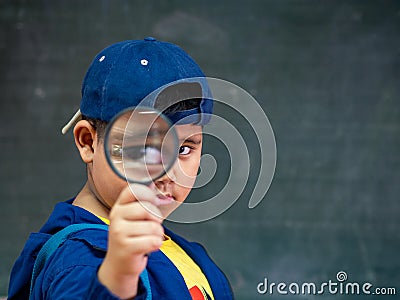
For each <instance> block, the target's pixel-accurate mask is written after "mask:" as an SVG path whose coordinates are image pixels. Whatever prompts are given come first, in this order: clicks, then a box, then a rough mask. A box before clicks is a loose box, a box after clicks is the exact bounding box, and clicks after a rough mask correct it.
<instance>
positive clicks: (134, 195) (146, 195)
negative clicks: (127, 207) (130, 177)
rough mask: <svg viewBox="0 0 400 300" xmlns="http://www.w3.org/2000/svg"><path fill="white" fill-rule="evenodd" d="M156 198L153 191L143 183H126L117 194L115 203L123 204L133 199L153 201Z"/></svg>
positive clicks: (133, 200)
mask: <svg viewBox="0 0 400 300" xmlns="http://www.w3.org/2000/svg"><path fill="white" fill-rule="evenodd" d="M156 199H157V196H156V194H155V192H154V191H153V190H152V189H151V188H149V187H147V186H145V185H144V184H137V183H133V184H128V186H127V187H126V188H124V189H123V190H122V192H121V194H120V195H119V197H118V199H117V201H116V204H120V205H124V204H128V203H132V202H135V201H147V202H151V203H154V201H155V200H156Z"/></svg>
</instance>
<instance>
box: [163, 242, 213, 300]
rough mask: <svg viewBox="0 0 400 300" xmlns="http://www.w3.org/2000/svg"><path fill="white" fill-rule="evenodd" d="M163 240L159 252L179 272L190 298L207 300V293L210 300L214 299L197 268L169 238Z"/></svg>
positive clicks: (205, 280) (204, 277) (204, 278)
mask: <svg viewBox="0 0 400 300" xmlns="http://www.w3.org/2000/svg"><path fill="white" fill-rule="evenodd" d="M165 238H166V240H165V241H164V242H163V243H162V245H161V248H160V250H161V251H162V252H163V253H164V254H165V255H166V256H167V257H168V258H169V259H170V260H171V261H172V263H173V264H174V265H175V267H176V268H177V269H178V270H179V272H180V273H181V275H182V277H183V279H184V280H185V283H186V286H187V287H188V290H189V292H190V294H191V295H192V298H193V299H194V300H203V299H208V298H207V296H206V294H205V293H207V294H208V295H209V296H210V297H211V299H214V296H213V294H212V291H211V287H210V285H209V284H208V281H207V278H206V276H205V275H204V274H203V272H202V271H201V269H200V268H199V266H198V265H197V264H196V263H195V262H194V261H193V259H192V258H191V257H190V256H189V255H187V254H186V252H185V251H184V250H183V249H182V248H181V247H180V246H179V245H178V244H177V243H175V242H174V241H173V240H171V238H170V237H169V236H165Z"/></svg>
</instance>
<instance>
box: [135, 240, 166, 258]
mask: <svg viewBox="0 0 400 300" xmlns="http://www.w3.org/2000/svg"><path fill="white" fill-rule="evenodd" d="M162 242H163V238H161V237H159V236H154V235H145V236H137V237H132V238H129V243H130V245H131V246H130V247H129V251H130V253H132V254H143V255H147V254H148V253H150V252H153V251H157V250H158V249H160V247H161V245H162Z"/></svg>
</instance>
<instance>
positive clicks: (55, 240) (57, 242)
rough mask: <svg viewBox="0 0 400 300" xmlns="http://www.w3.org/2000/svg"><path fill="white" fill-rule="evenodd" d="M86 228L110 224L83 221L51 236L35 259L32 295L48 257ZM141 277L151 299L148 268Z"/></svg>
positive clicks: (104, 226)
mask: <svg viewBox="0 0 400 300" xmlns="http://www.w3.org/2000/svg"><path fill="white" fill-rule="evenodd" d="M85 229H100V230H106V231H107V230H108V225H105V224H90V223H81V224H72V225H69V226H67V227H65V228H64V229H62V230H60V231H59V232H57V233H56V234H54V235H53V236H52V237H51V238H49V239H48V240H47V242H46V243H45V244H44V245H43V246H42V248H41V249H40V251H39V253H38V256H37V258H36V261H35V265H34V266H33V271H32V278H31V287H30V296H32V290H33V286H34V285H35V281H36V278H37V277H38V275H39V273H40V271H41V270H42V269H43V267H44V265H45V263H46V261H47V259H48V258H49V257H50V256H51V255H52V254H53V253H54V251H56V250H57V248H58V247H59V246H61V245H62V244H63V243H64V242H65V241H66V240H67V239H68V238H69V237H70V236H71V235H72V234H73V233H76V232H78V231H81V230H85ZM140 278H141V280H142V282H143V285H144V287H145V288H146V291H147V297H146V300H151V289H150V281H149V276H148V274H147V270H146V269H144V270H143V272H142V273H141V274H140Z"/></svg>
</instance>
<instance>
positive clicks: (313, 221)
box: [0, 0, 400, 299]
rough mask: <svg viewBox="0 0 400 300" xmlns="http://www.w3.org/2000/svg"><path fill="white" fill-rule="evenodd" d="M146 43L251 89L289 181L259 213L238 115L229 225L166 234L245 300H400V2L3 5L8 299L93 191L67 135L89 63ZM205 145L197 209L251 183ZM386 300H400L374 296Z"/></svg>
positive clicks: (1, 190) (280, 179)
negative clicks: (366, 291) (67, 215)
mask: <svg viewBox="0 0 400 300" xmlns="http://www.w3.org/2000/svg"><path fill="white" fill-rule="evenodd" d="M146 36H154V37H156V38H158V39H160V40H167V41H171V42H174V43H177V44H179V45H180V46H182V47H183V48H184V49H185V50H186V51H187V52H188V53H190V54H191V56H192V57H193V58H194V59H195V60H196V61H197V62H198V63H199V64H200V65H201V66H202V68H203V70H204V71H205V73H206V74H207V75H208V76H210V77H217V78H221V79H225V80H228V81H230V82H233V83H235V84H237V85H239V86H240V87H242V88H243V89H245V90H246V91H247V92H249V93H250V94H251V95H252V96H253V97H254V98H255V99H256V100H257V101H258V103H259V104H260V105H261V107H262V109H263V110H264V111H265V113H266V114H267V116H268V118H269V121H270V123H271V125H272V128H273V130H274V134H275V138H276V149H277V163H276V172H275V176H274V179H273V181H272V184H271V187H270V189H269V191H268V193H267V195H266V196H265V197H264V199H263V201H262V202H261V203H260V204H259V205H258V206H256V207H255V208H253V209H249V208H248V202H249V198H250V196H251V194H252V191H253V189H254V188H255V186H256V181H257V174H258V172H259V170H260V161H261V155H260V146H259V143H258V139H257V136H256V134H255V132H254V130H253V129H252V126H251V124H249V122H247V121H246V120H245V119H243V117H242V116H240V114H236V113H233V112H232V114H230V113H229V114H228V115H229V118H230V119H231V122H232V123H233V124H236V125H237V127H238V130H239V131H240V132H241V134H242V136H243V137H244V139H245V140H246V145H247V147H248V149H249V153H250V154H251V157H250V161H251V164H250V175H249V180H248V182H247V184H246V187H245V188H244V191H243V193H242V194H241V196H240V197H239V198H238V199H237V201H235V203H234V204H233V205H232V207H231V208H230V209H228V210H227V211H226V212H224V213H223V214H221V215H219V216H218V217H216V218H213V219H211V220H208V221H205V222H200V223H197V224H178V223H173V222H171V223H170V224H168V225H169V226H170V227H171V228H173V229H175V230H176V231H177V232H179V233H180V234H182V235H184V236H185V237H187V238H188V239H191V240H197V241H200V242H202V243H203V244H204V245H205V246H206V248H207V250H208V252H209V254H210V255H211V256H212V257H213V259H214V260H215V261H216V262H217V263H218V265H219V266H220V267H221V269H222V270H223V271H224V272H225V273H226V275H227V276H228V278H229V280H230V282H231V285H232V288H233V291H234V293H235V296H236V298H237V299H262V298H265V299H351V298H353V296H352V295H349V293H348V294H346V293H345V289H344V290H343V291H340V290H338V291H337V292H336V293H333V291H329V289H328V287H326V288H325V289H324V290H323V291H322V292H321V293H320V294H317V295H314V294H312V293H311V294H310V293H308V294H307V291H305V293H304V294H301V284H302V283H315V285H316V286H317V288H320V287H321V285H322V284H323V283H324V282H326V283H328V282H329V281H331V282H334V283H337V284H338V287H340V285H339V283H343V284H346V283H355V282H357V283H359V284H360V285H362V284H363V283H365V282H368V283H371V284H372V287H371V289H370V291H373V292H377V290H376V289H375V288H377V287H378V288H391V287H394V288H396V292H397V294H399V293H400V285H399V282H400V272H399V270H400V258H399V254H398V253H399V250H400V234H399V232H400V219H399V215H400V203H399V194H400V155H399V154H400V100H399V99H400V85H399V82H400V38H399V37H400V2H399V1H395V0H393V1H356V0H349V1H317V0H313V1H311V0H310V1H306V0H276V1H272V0H269V1H261V0H260V1H234V0H229V1H228V0H222V1H215V0H213V1H210V0H204V1H159V2H155V1H144V0H143V1H122V0H117V1H107V0H105V1H5V0H3V1H0V90H1V99H0V119H1V122H2V125H1V127H0V145H1V150H2V151H1V153H2V155H1V158H0V162H1V168H0V224H1V226H0V240H1V246H0V296H1V295H6V294H7V286H8V278H9V273H10V270H11V267H12V264H13V262H14V260H15V259H16V257H17V256H18V255H19V252H20V251H21V249H22V247H23V244H24V242H25V240H26V239H27V237H28V234H29V233H30V232H31V231H35V230H38V229H39V228H40V226H41V224H42V223H43V222H44V221H45V219H46V218H47V216H48V215H49V213H50V212H51V210H52V208H53V206H54V204H55V203H56V202H59V201H63V200H66V199H68V198H71V197H73V196H74V195H75V194H76V193H77V192H78V191H79V189H80V188H81V187H82V185H83V183H84V180H85V166H84V164H83V163H82V162H81V161H80V159H79V156H78V153H77V150H76V148H75V146H74V144H73V139H72V135H71V134H68V135H67V136H62V135H61V134H60V128H61V127H62V126H63V125H64V123H65V122H66V121H67V120H68V119H69V118H70V116H71V115H72V114H73V113H74V112H75V111H76V109H77V108H78V106H79V101H80V85H81V81H82V78H83V76H84V74H85V71H86V69H87V67H88V65H89V63H90V61H91V60H92V58H93V56H94V55H95V54H96V53H97V52H98V51H99V50H100V49H102V48H104V47H105V46H107V45H109V44H111V43H114V42H117V41H120V40H124V39H140V38H144V37H146ZM217 110H218V111H219V112H220V113H221V114H223V113H224V112H225V113H226V110H225V109H224V107H221V106H218V107H217ZM205 141H206V144H205V146H204V151H205V153H210V154H211V155H213V156H214V158H215V161H216V163H217V172H216V175H215V178H214V180H213V181H212V182H210V183H209V184H208V185H207V186H205V187H204V188H201V189H198V190H195V191H193V193H192V194H191V195H190V198H189V199H188V201H192V202H193V201H196V200H197V199H204V197H209V196H210V195H213V194H215V193H217V191H218V190H219V189H221V188H222V187H223V186H224V184H225V182H226V180H227V178H229V176H230V174H231V176H233V178H236V177H235V176H239V177H240V176H241V175H242V174H243V173H242V171H243V170H242V169H241V168H239V167H233V168H232V170H230V169H229V167H230V166H231V165H232V166H235V165H234V163H233V162H232V163H229V159H228V158H227V157H228V154H229V153H227V152H226V149H224V146H223V145H222V144H221V143H220V142H218V141H217V140H215V139H213V138H212V137H207V138H206V139H205ZM340 272H345V273H346V274H344V273H340ZM342 275H347V280H344V279H343V278H342V277H340V276H342ZM337 277H339V278H337ZM341 280H342V281H341ZM266 281H267V282H266ZM266 283H267V284H266ZM270 283H275V284H276V285H275V286H272V287H271V286H270V285H269V284H270ZM279 283H284V284H286V291H287V292H288V294H286V295H283V294H282V293H280V292H279V291H278V287H277V286H278V284H279ZM296 283H297V284H298V285H299V286H300V290H299V293H300V294H298V295H294V294H293V291H296V290H295V288H296V285H295V284H296ZM290 284H292V286H291V290H289V285H290ZM266 286H268V288H269V289H268V290H267V289H265V287H266ZM282 287H283V285H281V288H282ZM283 291H285V289H283ZM382 291H385V292H388V291H389V292H390V291H392V290H389V289H386V290H382ZM263 292H265V293H263ZM271 292H272V294H271ZM317 292H318V291H317ZM354 297H355V298H357V299H361V298H364V297H365V298H367V296H354ZM360 297H361V298H360ZM386 298H387V299H395V298H396V296H389V295H386V296H377V295H369V296H368V299H386Z"/></svg>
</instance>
